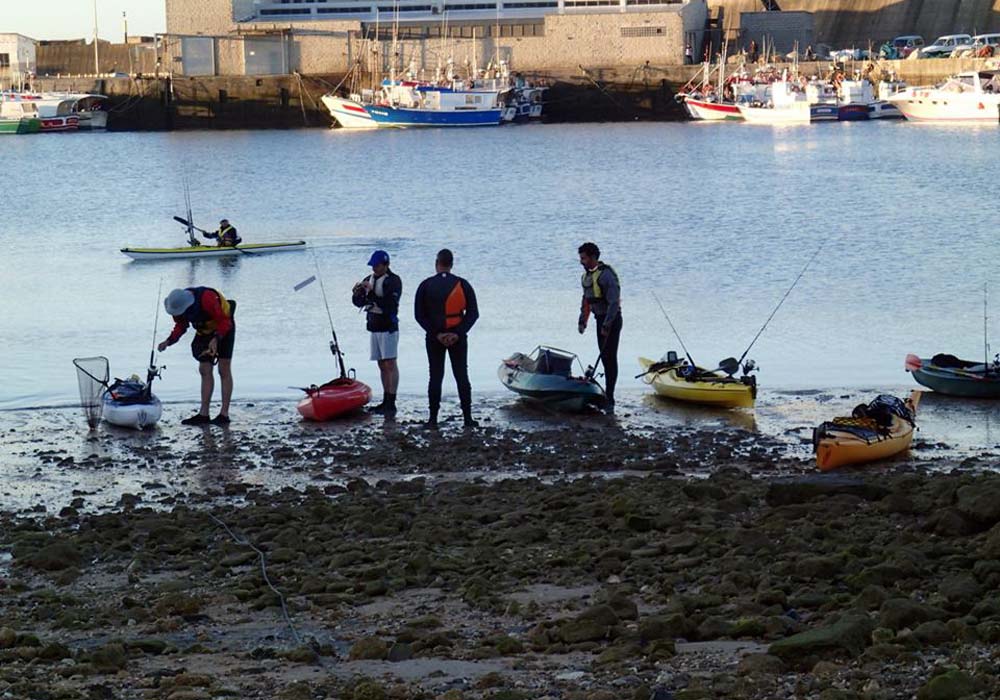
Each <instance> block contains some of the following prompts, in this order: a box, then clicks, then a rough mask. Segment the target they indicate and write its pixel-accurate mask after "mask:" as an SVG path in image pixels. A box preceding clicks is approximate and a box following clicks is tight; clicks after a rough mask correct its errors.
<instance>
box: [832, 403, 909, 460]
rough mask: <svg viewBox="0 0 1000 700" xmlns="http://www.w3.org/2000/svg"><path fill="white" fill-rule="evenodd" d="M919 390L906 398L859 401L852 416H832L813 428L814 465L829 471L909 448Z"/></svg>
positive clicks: (887, 455)
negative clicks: (831, 418) (862, 402)
mask: <svg viewBox="0 0 1000 700" xmlns="http://www.w3.org/2000/svg"><path fill="white" fill-rule="evenodd" d="M919 402H920V392H919V391H913V392H911V393H910V397H909V398H908V399H906V400H905V401H903V400H901V399H898V398H896V397H895V396H887V395H882V396H878V397H876V398H875V400H874V401H872V402H871V403H869V404H861V405H860V406H858V407H857V408H855V409H854V413H853V414H852V415H851V416H845V417H840V418H834V419H833V420H832V421H827V422H825V423H822V424H820V425H819V426H817V427H816V428H815V429H814V430H813V450H814V451H815V453H816V466H817V467H819V469H820V470H821V471H830V470H831V469H836V468H837V467H843V466H847V465H851V464H867V463H869V462H875V461H878V460H881V459H887V458H889V457H893V456H895V455H898V454H900V453H902V452H905V451H906V450H908V449H909V448H910V444H911V443H912V442H913V431H914V429H915V426H916V422H915V419H916V413H917V404H918V403H919Z"/></svg>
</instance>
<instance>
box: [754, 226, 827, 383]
mask: <svg viewBox="0 0 1000 700" xmlns="http://www.w3.org/2000/svg"><path fill="white" fill-rule="evenodd" d="M824 245H826V241H825V240H824V241H823V242H822V243H820V244H819V248H817V249H816V252H815V253H813V254H812V257H810V258H809V260H808V261H807V262H806V264H805V267H803V268H802V271H801V272H800V273H799V276H798V277H796V278H795V281H794V282H792V286H791V287H789V288H788V291H787V292H785V295H784V296H783V297H781V300H780V301H779V302H778V305H777V306H775V307H774V311H772V312H771V315H770V316H768V317H767V320H766V321H764V325H763V326H761V327H760V330H759V331H757V335H755V336H754V337H753V340H751V341H750V344H749V345H748V346H747V349H746V350H744V351H743V354H742V355H740V359H739V360H737V364H738V365H742V364H743V360H744V359H746V356H747V353H749V352H750V348H752V347H753V346H754V344H755V343H756V342H757V339H758V338H760V336H761V334H762V333H763V332H764V329H765V328H767V325H768V324H769V323H770V322H771V319H772V318H774V315H775V314H777V313H778V309H780V308H781V305H782V304H784V303H785V299H787V298H788V295H789V294H791V293H792V290H793V289H795V285H797V284H798V283H799V280H800V279H802V276H803V275H804V274H806V270H808V269H809V266H810V265H812V262H813V260H815V259H816V256H818V255H819V253H820V251H821V250H823V246H824Z"/></svg>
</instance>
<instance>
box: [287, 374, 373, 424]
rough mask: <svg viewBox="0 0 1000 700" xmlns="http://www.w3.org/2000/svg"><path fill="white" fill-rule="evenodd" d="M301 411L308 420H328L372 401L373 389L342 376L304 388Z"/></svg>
mask: <svg viewBox="0 0 1000 700" xmlns="http://www.w3.org/2000/svg"><path fill="white" fill-rule="evenodd" d="M303 391H305V392H306V397H305V398H304V399H302V400H301V401H299V413H301V414H302V417H303V418H306V419H308V420H316V421H326V420H331V419H333V418H338V417H340V416H343V415H346V414H348V413H351V412H352V411H357V410H358V409H360V408H361V407H362V406H364V405H365V404H367V403H368V402H369V401H371V398H372V389H371V387H370V386H368V385H367V384H365V383H364V382H359V381H358V380H357V379H350V378H348V377H341V378H340V379H334V380H332V381H330V382H327V383H326V384H324V385H323V386H319V387H309V388H308V389H303Z"/></svg>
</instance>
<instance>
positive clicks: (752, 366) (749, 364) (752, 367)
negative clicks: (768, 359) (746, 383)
mask: <svg viewBox="0 0 1000 700" xmlns="http://www.w3.org/2000/svg"><path fill="white" fill-rule="evenodd" d="M758 369H759V368H758V367H757V363H756V362H754V361H753V360H747V361H746V362H744V363H743V376H744V377H749V376H750V373H751V372H756V371H757V370H758Z"/></svg>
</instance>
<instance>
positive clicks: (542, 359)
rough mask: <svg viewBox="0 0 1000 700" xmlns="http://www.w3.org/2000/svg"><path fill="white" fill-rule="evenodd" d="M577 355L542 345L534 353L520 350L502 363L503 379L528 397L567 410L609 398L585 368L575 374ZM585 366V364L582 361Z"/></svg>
mask: <svg viewBox="0 0 1000 700" xmlns="http://www.w3.org/2000/svg"><path fill="white" fill-rule="evenodd" d="M574 361H575V362H576V363H577V364H580V362H579V359H578V358H577V356H576V355H574V354H573V353H571V352H567V351H566V350H559V349H557V348H552V347H548V346H545V345H539V346H538V347H537V348H535V349H534V350H533V351H532V352H531V354H529V355H524V354H522V353H519V352H516V353H514V354H513V355H511V356H510V357H509V358H507V359H506V360H504V361H503V362H501V363H500V368H499V369H498V370H497V376H498V377H500V382H501V383H502V384H503V385H504V386H505V387H507V388H508V389H510V390H511V391H513V392H514V393H515V394H518V395H520V396H522V397H524V398H525V399H528V400H530V401H534V402H537V403H541V404H543V405H545V406H548V407H549V408H554V409H557V410H563V411H582V410H583V409H584V408H585V407H587V406H600V405H602V404H603V403H604V402H605V396H604V389H603V388H601V385H600V384H598V383H597V381H596V380H595V379H594V378H593V377H592V376H589V375H588V373H587V372H584V373H583V375H582V376H573V363H574ZM580 368H581V369H583V366H582V365H580Z"/></svg>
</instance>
